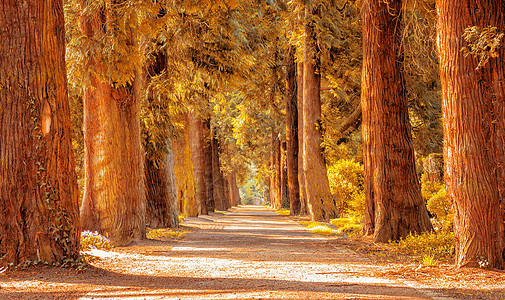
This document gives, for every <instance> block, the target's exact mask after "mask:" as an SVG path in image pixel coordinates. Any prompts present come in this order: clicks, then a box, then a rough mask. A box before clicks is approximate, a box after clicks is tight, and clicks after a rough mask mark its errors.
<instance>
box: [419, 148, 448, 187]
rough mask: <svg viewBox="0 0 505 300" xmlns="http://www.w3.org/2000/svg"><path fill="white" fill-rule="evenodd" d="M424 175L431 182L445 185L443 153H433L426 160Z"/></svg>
mask: <svg viewBox="0 0 505 300" xmlns="http://www.w3.org/2000/svg"><path fill="white" fill-rule="evenodd" d="M423 174H424V175H425V176H426V179H427V180H429V181H434V182H440V183H443V182H444V181H443V178H444V157H443V154H442V153H432V154H430V155H428V157H426V158H425V159H424V162H423Z"/></svg>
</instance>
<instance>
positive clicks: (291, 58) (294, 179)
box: [286, 46, 301, 215]
mask: <svg viewBox="0 0 505 300" xmlns="http://www.w3.org/2000/svg"><path fill="white" fill-rule="evenodd" d="M295 52H296V48H295V47H294V46H291V47H290V48H289V51H288V57H287V64H288V66H287V72H286V77H287V78H286V166H287V179H288V197H289V210H290V213H291V215H299V214H300V209H301V208H300V206H301V205H300V186H299V184H298V99H297V97H298V88H297V81H296V80H297V77H296V63H295Z"/></svg>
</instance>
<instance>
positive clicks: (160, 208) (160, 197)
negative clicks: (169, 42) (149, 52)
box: [137, 43, 179, 228]
mask: <svg viewBox="0 0 505 300" xmlns="http://www.w3.org/2000/svg"><path fill="white" fill-rule="evenodd" d="M142 44H144V43H142ZM166 61H167V57H166V55H165V53H164V50H160V51H158V52H156V53H154V54H153V56H152V60H150V61H149V63H148V64H147V66H146V67H145V68H144V70H143V72H142V74H140V75H139V76H138V78H137V80H138V84H139V89H138V92H140V95H137V98H138V99H141V97H142V93H144V92H145V91H146V90H148V89H149V83H150V81H151V76H156V75H160V74H161V73H162V72H163V71H164V70H165V69H166V67H167V64H166ZM155 97H156V95H155V92H153V91H148V93H147V97H146V98H145V100H144V101H143V106H144V107H146V108H147V109H148V110H159V109H162V108H158V107H159V106H158V105H157V104H156V103H155ZM156 122H157V121H156V120H154V124H153V125H154V126H153V125H151V126H145V122H144V123H142V124H143V125H144V126H142V128H141V131H142V137H143V146H144V150H145V152H146V153H145V155H144V184H145V191H146V207H147V210H146V224H147V225H148V226H149V227H151V228H162V227H169V228H172V227H177V226H179V216H178V214H179V202H178V198H177V195H178V193H177V182H176V180H175V171H174V155H173V152H172V151H173V150H172V140H171V139H168V138H167V137H166V136H156V134H158V133H157V132H163V129H160V127H162V126H166V124H164V123H160V122H158V123H156ZM152 127H158V129H160V130H152ZM153 144H154V145H155V146H154V147H153V146H152V145H153Z"/></svg>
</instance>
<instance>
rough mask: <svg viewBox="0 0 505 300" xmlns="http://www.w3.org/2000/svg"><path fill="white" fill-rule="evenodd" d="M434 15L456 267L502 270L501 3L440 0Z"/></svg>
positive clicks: (504, 125) (504, 96) (504, 122)
mask: <svg viewBox="0 0 505 300" xmlns="http://www.w3.org/2000/svg"><path fill="white" fill-rule="evenodd" d="M437 11H438V27H437V28H438V32H437V35H438V38H437V41H438V53H439V57H440V76H441V82H442V92H443V97H442V99H443V102H442V103H443V120H444V135H445V143H444V159H445V182H446V185H447V195H448V197H449V199H451V200H452V201H453V213H454V234H455V243H456V264H457V265H458V266H467V265H468V266H478V265H479V263H480V264H481V265H482V266H487V267H494V268H504V267H505V225H504V224H505V223H504V221H505V190H504V184H505V155H504V153H505V141H504V138H503V137H504V134H505V85H504V84H503V78H504V76H505V60H504V58H505V48H504V46H503V42H504V40H503V33H504V32H505V19H504V15H505V1H501V0H500V1H488V0H481V1H456V2H454V1H446V0H438V1H437ZM469 25H470V26H476V27H473V28H468V29H467V26H469ZM493 28H494V29H493ZM484 33H486V34H484ZM500 33H501V34H502V35H501V37H500ZM464 37H466V42H465V41H464ZM500 40H501V41H500ZM492 45H494V46H495V48H493V47H492ZM496 46H497V47H496ZM462 48H464V49H467V52H469V54H471V55H468V56H467V55H464V52H462V51H461V49H462ZM472 56H475V58H474V57H472ZM495 56H496V57H497V58H495Z"/></svg>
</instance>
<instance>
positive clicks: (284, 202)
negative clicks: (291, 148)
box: [280, 142, 289, 208]
mask: <svg viewBox="0 0 505 300" xmlns="http://www.w3.org/2000/svg"><path fill="white" fill-rule="evenodd" d="M280 151H281V178H280V183H281V184H280V187H281V193H280V194H281V203H280V208H289V198H288V170H287V157H286V142H282V143H281V150H280Z"/></svg>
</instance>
